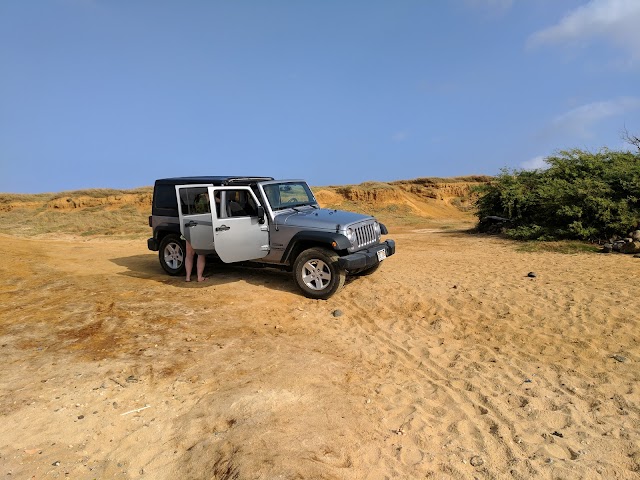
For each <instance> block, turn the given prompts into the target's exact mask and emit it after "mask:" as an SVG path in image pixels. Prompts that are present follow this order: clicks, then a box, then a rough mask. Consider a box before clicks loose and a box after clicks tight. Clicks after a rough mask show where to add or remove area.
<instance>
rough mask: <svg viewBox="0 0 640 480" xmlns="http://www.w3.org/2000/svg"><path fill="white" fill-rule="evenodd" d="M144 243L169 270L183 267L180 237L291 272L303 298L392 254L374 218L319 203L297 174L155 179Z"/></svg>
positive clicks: (228, 258)
mask: <svg viewBox="0 0 640 480" xmlns="http://www.w3.org/2000/svg"><path fill="white" fill-rule="evenodd" d="M151 213H152V215H151V216H150V217H149V226H150V227H152V228H153V237H152V238H150V239H149V240H148V242H147V243H148V247H149V249H150V250H153V251H158V252H159V259H160V265H161V266H162V268H163V269H164V270H165V271H166V272H167V273H169V274H170V275H179V274H182V272H183V271H184V258H185V251H186V250H185V244H184V241H183V238H186V239H187V240H188V241H189V243H191V245H192V246H193V249H194V250H195V251H196V252H197V253H198V254H199V255H202V254H204V255H207V256H213V257H216V258H218V259H220V260H221V261H222V262H224V263H238V262H243V263H244V262H250V264H254V265H256V264H259V265H260V266H271V267H279V268H285V269H287V270H289V271H292V272H293V274H294V277H295V280H296V283H297V285H298V287H300V289H301V290H302V292H303V293H304V294H305V295H306V296H307V297H310V298H318V299H326V298H329V297H330V296H331V295H333V294H334V293H336V292H337V291H338V290H339V289H340V288H341V287H342V286H343V285H344V281H345V278H346V275H368V274H370V273H373V272H374V271H375V270H376V269H377V268H378V266H379V265H380V263H381V262H382V261H383V260H384V259H385V258H387V257H389V256H391V255H393V254H394V253H395V242H394V241H393V240H385V241H384V242H381V241H380V236H381V235H384V234H387V233H388V232H387V229H386V228H385V226H384V225H382V224H381V223H379V222H378V221H377V220H376V219H375V218H374V217H371V216H367V215H361V214H358V213H353V212H346V211H341V210H333V209H324V208H320V206H319V205H318V202H317V201H316V199H315V197H314V195H313V193H312V192H311V189H310V188H309V186H308V185H307V183H306V182H305V181H304V180H274V179H273V178H270V177H181V178H166V179H161V180H156V182H155V187H154V194H153V206H152V212H151Z"/></svg>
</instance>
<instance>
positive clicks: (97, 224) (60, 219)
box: [0, 205, 151, 238]
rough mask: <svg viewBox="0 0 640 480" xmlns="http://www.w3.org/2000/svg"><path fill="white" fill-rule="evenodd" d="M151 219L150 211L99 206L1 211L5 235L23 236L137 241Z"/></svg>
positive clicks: (131, 207) (149, 230)
mask: <svg viewBox="0 0 640 480" xmlns="http://www.w3.org/2000/svg"><path fill="white" fill-rule="evenodd" d="M148 216H149V212H142V211H139V210H138V209H136V208H135V207H133V206H131V205H126V206H124V207H122V208H120V209H117V210H105V209H104V208H99V207H93V208H85V209H75V210H68V211H56V210H51V209H48V208H40V209H37V210H33V209H30V208H14V209H12V210H11V211H9V212H0V222H1V223H2V226H3V230H4V232H6V233H11V234H12V235H17V236H22V237H31V236H38V235H47V234H64V235H79V236H120V237H124V238H138V237H141V236H144V235H147V234H149V233H150V232H151V229H150V228H149V225H148V220H147V218H148Z"/></svg>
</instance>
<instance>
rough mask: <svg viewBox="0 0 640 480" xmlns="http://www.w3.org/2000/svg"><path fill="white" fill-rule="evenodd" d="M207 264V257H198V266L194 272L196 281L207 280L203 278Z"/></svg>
mask: <svg viewBox="0 0 640 480" xmlns="http://www.w3.org/2000/svg"><path fill="white" fill-rule="evenodd" d="M206 263H207V257H205V256H204V255H198V265H197V267H196V270H197V272H198V281H199V282H202V281H204V280H206V279H207V278H206V277H204V276H203V274H204V266H205V265H206Z"/></svg>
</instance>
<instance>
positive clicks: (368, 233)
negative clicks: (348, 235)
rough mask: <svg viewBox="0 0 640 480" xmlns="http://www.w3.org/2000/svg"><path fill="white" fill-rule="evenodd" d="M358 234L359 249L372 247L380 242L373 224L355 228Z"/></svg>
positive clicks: (357, 243) (357, 244)
mask: <svg viewBox="0 0 640 480" xmlns="http://www.w3.org/2000/svg"><path fill="white" fill-rule="evenodd" d="M355 232H356V246H357V247H358V248H362V247H365V246H367V245H371V244H373V243H376V242H378V240H379V238H377V236H376V232H375V230H374V229H373V223H367V224H365V225H361V226H359V227H356V228H355Z"/></svg>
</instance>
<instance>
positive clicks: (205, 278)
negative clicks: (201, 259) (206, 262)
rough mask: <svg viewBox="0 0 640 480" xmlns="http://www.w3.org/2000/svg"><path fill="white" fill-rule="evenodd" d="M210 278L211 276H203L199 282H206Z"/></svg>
mask: <svg viewBox="0 0 640 480" xmlns="http://www.w3.org/2000/svg"><path fill="white" fill-rule="evenodd" d="M208 279H209V277H202V278H199V279H198V281H199V282H204V281H205V280H208Z"/></svg>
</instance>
